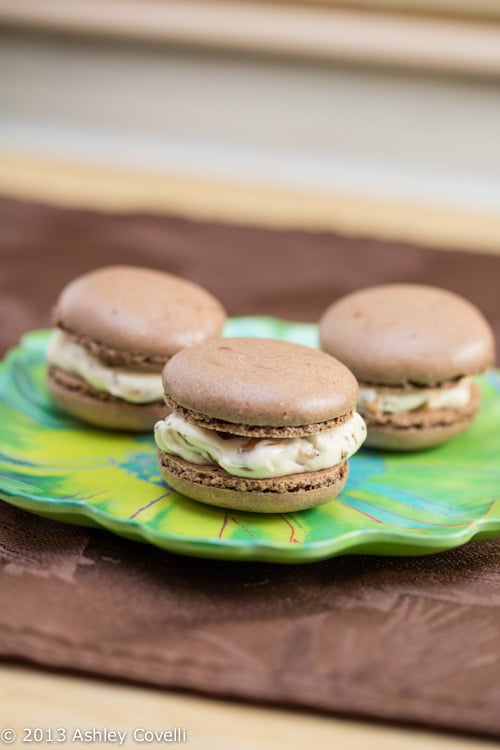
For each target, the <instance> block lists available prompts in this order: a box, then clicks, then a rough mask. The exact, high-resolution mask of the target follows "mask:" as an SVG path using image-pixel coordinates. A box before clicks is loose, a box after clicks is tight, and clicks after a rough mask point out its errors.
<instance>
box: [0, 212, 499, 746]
mask: <svg viewBox="0 0 500 750" xmlns="http://www.w3.org/2000/svg"><path fill="white" fill-rule="evenodd" d="M0 217H1V220H0V285H1V296H0V317H1V320H2V326H1V328H0V344H1V346H2V347H3V348H5V347H7V346H8V345H11V344H14V343H15V342H16V340H17V339H18V337H19V335H20V334H21V333H23V332H24V331H26V330H28V329H31V328H39V327H42V326H46V325H48V324H49V310H50V307H51V305H52V304H53V302H54V300H55V298H56V296H57V294H58V292H59V290H60V289H61V287H62V286H63V284H64V283H66V282H67V281H68V280H69V279H71V278H72V277H73V276H75V275H77V274H79V273H81V272H82V271H85V270H87V269H90V268H93V267H95V266H98V265H103V264H108V263H117V262H120V263H136V264H142V265H148V266H153V267H157V268H163V269H165V270H168V271H171V272H173V273H177V274H180V275H183V276H185V277H187V278H190V279H192V280H194V281H197V282H199V283H201V284H204V285H205V286H206V287H207V288H208V289H210V290H211V291H212V292H213V293H214V294H216V295H217V296H218V297H219V298H220V299H221V300H222V301H223V303H224V304H225V305H226V307H227V309H228V311H229V313H230V314H232V315H241V314H249V313H259V314H271V315H276V316H281V317H285V318H289V319H294V320H315V319H316V318H317V316H318V315H319V314H320V312H321V311H322V310H323V309H324V307H325V306H326V305H327V304H328V303H329V302H330V301H332V300H333V299H334V298H335V297H336V296H338V295H340V294H343V293H345V292H347V291H349V290H351V289H354V288H357V287H361V286H366V285H370V284H374V283H380V282H386V281H401V280H403V281H418V282H428V283H433V284H436V285H441V286H445V287H448V288H450V289H453V290H456V291H457V292H460V293H462V294H464V295H466V296H467V297H469V298H470V299H471V300H473V301H474V302H476V303H477V304H478V305H479V306H480V307H481V308H482V309H483V311H484V312H485V313H486V315H487V316H488V317H489V319H490V321H491V322H492V323H493V325H494V327H495V331H496V335H497V340H498V341H499V344H500V304H499V292H498V289H499V283H500V256H499V257H493V256H486V255H479V254H475V253H474V254H469V253H459V252H455V251H450V252H447V251H446V252H444V251H432V250H424V249H420V248H417V247H411V246H409V245H404V244H400V243H388V242H381V241H377V240H374V239H370V238H346V237H340V236H337V235H333V234H326V233H306V232H297V231H282V230H280V231H272V230H267V229H256V228H249V227H238V226H226V225H221V224H213V223H195V222H191V221H187V220H184V219H179V218H167V217H153V216H145V215H127V216H111V215H101V214H97V213H91V212H83V211H64V210H58V209H54V208H48V207H44V206H37V205H31V204H22V203H17V202H14V201H8V200H4V201H0ZM499 348H500V346H499ZM499 494H500V486H499ZM0 592H1V593H0V596H1V600H0V601H1V607H0V654H1V655H2V656H3V657H4V658H9V659H17V660H23V661H30V662H34V663H37V664H40V665H42V666H44V667H46V668H51V669H53V668H61V669H69V670H72V671H75V670H76V671H81V672H82V671H83V672H90V673H93V674H101V675H107V676H112V677H115V678H119V679H123V680H128V681H131V680H132V681H139V682H142V683H146V684H152V685H158V686H163V687H168V688H183V689H189V690H195V691H198V692H202V693H205V694H208V695H212V696H215V695H219V696H230V697H232V698H241V699H245V700H250V701H254V702H259V703H267V704H275V705H284V706H299V707H302V708H305V707H307V708H312V709H316V710H321V711H327V712H330V713H336V714H340V715H346V716H347V715H350V716H361V717H370V718H377V719H384V720H391V721H394V722H409V723H413V724H419V725H427V726H434V727H441V728H446V729H450V730H455V731H465V732H474V733H479V734H484V735H493V736H500V677H499V676H498V674H499V673H498V661H499V659H500V541H488V542H473V543H470V544H468V545H466V546H465V547H463V548H461V549H457V550H455V551H452V552H447V553H443V554H440V555H434V556H427V557H421V558H381V557H368V556H360V557H354V556H352V557H342V558H334V559H332V560H327V561H324V562H320V563H313V564H305V565H291V566H280V565H272V564H264V563H239V562H227V561H207V560H197V559H193V558H187V557H181V556H176V555H174V554H169V553H166V552H162V551H160V550H157V549H155V548H154V547H150V546H148V545H144V544H137V543H132V542H128V541H125V540H123V539H120V538H118V537H115V536H113V535H111V534H109V533H107V532H105V531H101V530H94V529H92V530H91V529H85V528H80V527H72V526H69V525H64V524H59V523H55V522H52V521H47V520H44V519H42V518H38V517H37V516H34V515H30V514H28V513H25V512H22V511H20V510H17V509H15V508H13V507H10V506H9V505H8V504H6V503H0Z"/></svg>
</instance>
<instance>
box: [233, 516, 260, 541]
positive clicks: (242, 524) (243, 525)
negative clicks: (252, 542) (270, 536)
mask: <svg viewBox="0 0 500 750" xmlns="http://www.w3.org/2000/svg"><path fill="white" fill-rule="evenodd" d="M231 521H233V522H234V523H235V524H236V526H239V527H240V529H243V531H246V533H247V534H248V536H251V537H252V539H257V537H256V536H255V534H252V532H251V531H250V530H249V529H247V527H246V526H245V524H244V523H240V522H239V521H237V520H236V517H235V516H231Z"/></svg>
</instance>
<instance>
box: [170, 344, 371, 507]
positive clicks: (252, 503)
mask: <svg viewBox="0 0 500 750" xmlns="http://www.w3.org/2000/svg"><path fill="white" fill-rule="evenodd" d="M163 383H164V386H165V398H166V402H167V404H168V406H169V407H170V408H171V409H172V413H171V414H170V415H169V416H168V417H167V418H166V419H164V420H161V421H160V422H158V423H157V425H156V427H155V437H156V443H157V445H158V448H159V453H158V456H159V463H160V468H161V471H162V474H163V476H164V477H165V479H166V481H167V482H168V484H169V485H170V486H171V487H173V488H174V489H176V490H177V491H178V492H181V493H182V494H184V495H186V496H187V497H190V498H193V499H195V500H199V501H201V502H203V503H208V504H209V505H216V506H221V507H226V508H233V509H236V510H245V511H254V512H260V513H282V512H289V511H296V510H302V509H304V508H310V507H312V506H314V505H318V504H320V503H325V502H327V501H328V500H331V499H333V498H334V497H336V496H337V495H338V494H339V492H340V491H341V490H342V488H343V486H344V484H345V481H346V479H347V474H348V463H347V459H348V458H349V457H350V456H351V455H352V454H353V453H354V452H355V451H357V450H358V448H359V447H360V445H361V444H362V442H363V440H364V439H365V436H366V427H365V424H364V422H363V420H362V418H361V417H360V416H359V414H357V413H356V412H355V407H356V398H357V394H358V386H357V382H356V379H355V378H354V376H353V375H352V373H351V372H349V370H348V369H347V367H345V366H344V365H343V364H341V363H340V362H338V361H337V360H335V359H334V358H333V357H330V356H328V355H327V354H325V353H324V352H320V351H317V350H314V349H310V348H308V347H305V346H300V345H298V344H291V343H287V342H284V341H274V340H269V339H252V338H233V339H220V340H218V341H207V342H206V343H203V344H199V345H198V346H195V347H192V348H191V349H186V350H184V351H182V352H179V353H178V354H176V355H175V356H174V357H172V359H171V360H170V361H169V362H168V363H167V365H166V367H165V369H164V371H163Z"/></svg>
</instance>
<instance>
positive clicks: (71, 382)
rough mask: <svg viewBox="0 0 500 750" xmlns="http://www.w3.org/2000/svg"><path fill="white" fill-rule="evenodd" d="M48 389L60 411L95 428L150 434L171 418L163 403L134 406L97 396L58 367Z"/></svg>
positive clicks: (53, 369) (108, 396) (54, 369)
mask: <svg viewBox="0 0 500 750" xmlns="http://www.w3.org/2000/svg"><path fill="white" fill-rule="evenodd" d="M47 386H48V389H49V393H50V394H51V396H52V398H53V399H54V401H55V402H56V404H57V405H58V406H59V407H60V408H61V409H63V410H64V411H66V412H67V413H68V414H71V415H72V416H74V417H77V418H78V419H81V420H82V421H83V422H87V423H88V424H90V425H93V426H96V427H103V428H105V429H111V430H127V431H132V432H150V431H151V430H152V429H153V427H154V425H155V423H156V422H157V421H158V420H160V419H164V418H165V417H166V416H167V415H168V414H169V409H168V407H167V406H166V405H165V404H164V403H163V402H159V401H155V402H153V403H149V404H132V403H129V402H128V401H124V400H123V399H119V398H116V397H114V396H110V395H109V394H103V393H97V392H96V391H95V390H94V389H93V388H91V387H90V386H89V385H88V384H87V383H85V381H83V380H81V379H80V378H78V377H77V376H75V375H72V374H69V373H66V372H64V371H63V370H59V369H58V368H55V367H51V368H49V372H48V375H47Z"/></svg>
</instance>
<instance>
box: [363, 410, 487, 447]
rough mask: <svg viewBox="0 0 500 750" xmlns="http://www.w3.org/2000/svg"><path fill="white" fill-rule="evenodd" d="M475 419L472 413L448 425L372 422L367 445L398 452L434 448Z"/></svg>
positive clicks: (466, 427)
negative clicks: (400, 426) (397, 425)
mask: <svg viewBox="0 0 500 750" xmlns="http://www.w3.org/2000/svg"><path fill="white" fill-rule="evenodd" d="M473 419H474V416H473V415H472V416H469V417H465V418H463V419H457V420H456V421H455V422H453V423H451V424H447V425H435V426H431V425H430V426H428V427H416V428H406V429H398V428H394V427H392V426H391V425H390V424H385V425H373V424H372V425H370V427H369V429H368V436H367V438H366V441H365V447H366V448H376V449H378V450H390V451H398V452H404V451H415V450H424V449H425V448H433V447H434V446H436V445H440V444H441V443H446V442H447V441H448V440H450V439H451V438H453V437H455V436H456V435H460V434H461V433H462V432H464V431H465V430H467V429H468V427H469V426H470V424H471V423H472V421H473Z"/></svg>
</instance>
